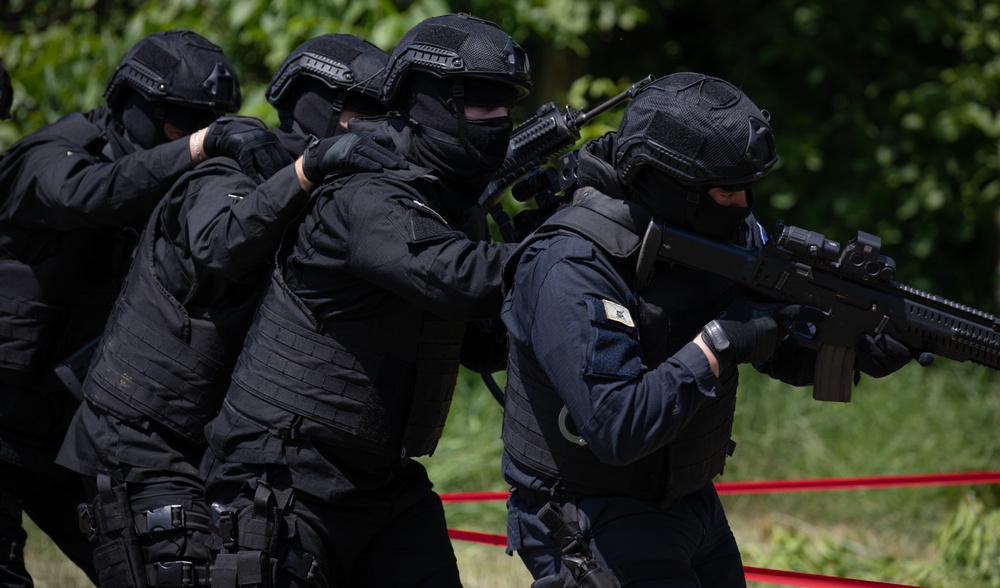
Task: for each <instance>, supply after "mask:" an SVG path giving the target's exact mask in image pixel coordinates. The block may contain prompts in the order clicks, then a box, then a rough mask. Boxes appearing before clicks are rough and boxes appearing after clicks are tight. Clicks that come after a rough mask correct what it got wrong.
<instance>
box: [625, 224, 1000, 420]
mask: <svg viewBox="0 0 1000 588" xmlns="http://www.w3.org/2000/svg"><path fill="white" fill-rule="evenodd" d="M881 245H882V240H881V239H880V238H879V237H877V236H875V235H871V234H869V233H865V232H864V231H858V235H857V237H855V238H854V239H851V240H850V241H849V242H848V243H847V244H846V246H845V247H844V248H843V251H841V247H840V244H839V243H837V242H836V241H831V240H829V239H827V238H825V237H824V236H823V235H822V234H820V233H817V232H814V231H808V230H805V229H801V228H798V227H792V226H786V225H785V224H784V223H782V222H781V221H779V222H778V223H777V226H776V227H775V230H774V233H773V234H772V235H771V238H770V239H769V240H768V241H767V243H766V244H765V245H764V247H763V248H762V249H760V250H748V249H744V248H742V247H738V246H736V245H733V244H730V243H725V242H722V241H718V240H715V239H710V238H708V237H705V236H703V235H700V234H698V233H693V232H690V231H687V230H683V229H680V228H676V227H672V226H669V225H666V224H661V223H660V222H658V221H656V220H654V221H651V222H650V224H649V227H648V228H647V230H646V236H645V240H644V241H643V245H642V248H641V249H640V254H639V262H638V268H637V271H638V272H639V275H640V276H645V277H647V278H648V275H649V272H650V271H651V268H652V264H653V261H656V260H660V261H666V262H668V263H671V264H681V265H683V266H687V267H691V268H694V269H698V270H703V271H707V272H711V273H713V274H717V275H720V276H724V277H726V278H729V279H730V280H732V281H733V282H735V283H737V284H739V285H741V286H743V287H745V288H746V289H747V290H749V291H751V292H754V293H756V294H758V295H760V296H763V297H765V298H768V299H771V300H774V301H777V302H783V303H789V304H803V305H808V306H813V307H816V308H819V309H821V310H823V311H826V312H827V313H828V317H827V318H826V319H825V320H824V321H822V322H821V323H819V324H817V325H814V326H815V329H813V330H812V332H811V333H805V332H799V330H798V329H793V330H792V334H793V336H796V337H797V338H798V339H799V340H800V341H801V342H802V343H803V344H804V345H806V346H808V347H810V348H813V349H816V350H817V360H816V374H815V378H814V384H813V398H815V399H817V400H833V401H840V402H850V400H851V384H852V375H853V371H854V345H855V343H856V342H857V340H858V337H859V336H861V335H862V334H863V333H868V334H870V335H877V334H880V333H887V334H889V335H891V336H892V337H894V338H896V339H898V340H899V341H900V342H901V343H903V344H904V345H906V346H907V347H909V348H910V349H913V350H914V351H915V352H918V353H919V352H929V353H932V354H934V355H939V356H941V357H947V358H948V359H953V360H956V361H967V360H968V361H971V362H973V363H978V364H980V365H985V366H987V367H991V368H993V369H995V370H1000V318H997V317H995V316H993V315H991V314H988V313H986V312H983V311H981V310H977V309H975V308H971V307H969V306H965V305H963V304H959V303H957V302H952V301H950V300H946V299H944V298H941V297H940V296H935V295H934V294H929V293H927V292H922V291H920V290H917V289H915V288H911V287H909V286H904V285H903V284H899V283H897V282H895V281H893V277H894V275H895V271H896V264H895V261H893V259H892V258H890V257H886V256H884V255H882V254H881V252H880V250H881Z"/></svg>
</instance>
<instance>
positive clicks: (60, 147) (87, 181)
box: [0, 137, 191, 230]
mask: <svg viewBox="0 0 1000 588" xmlns="http://www.w3.org/2000/svg"><path fill="white" fill-rule="evenodd" d="M8 166H16V167H17V169H16V170H13V169H9V168H8ZM189 169H191V157H190V153H189V151H188V139H187V137H184V138H183V139H178V140H176V141H172V142H170V143H166V144H163V145H159V146H157V147H154V148H152V149H146V150H143V151H137V152H135V153H132V154H130V155H126V156H124V157H122V158H120V159H118V160H117V161H114V162H107V161H105V160H104V159H102V158H100V157H99V156H95V155H93V154H91V153H88V152H87V150H86V149H84V148H82V147H80V146H79V145H76V144H74V143H73V141H72V140H71V138H69V137H65V138H55V139H52V140H48V141H45V142H41V143H38V144H35V145H33V146H32V147H31V148H29V149H25V150H19V151H18V152H17V153H16V155H14V154H13V153H12V154H11V156H9V157H4V158H3V159H2V160H0V173H3V174H4V176H5V177H14V178H16V179H15V180H14V183H13V185H11V187H10V189H9V196H8V197H9V199H10V202H8V204H7V206H5V211H4V217H5V218H7V219H9V220H11V221H12V222H15V223H17V224H19V225H21V226H25V227H37V228H44V229H57V230H72V229H78V228H88V227H102V226H109V225H123V224H131V223H134V222H135V221H137V220H142V219H143V218H144V217H145V216H146V215H148V214H149V213H150V211H151V210H152V209H153V207H154V206H155V205H156V203H157V201H158V200H159V199H160V198H161V197H162V196H163V195H164V194H165V193H166V191H167V190H168V189H169V188H170V186H171V185H172V184H173V183H174V182H175V181H176V180H177V179H178V178H179V177H180V176H181V174H182V173H184V172H185V171H187V170H189ZM11 171H13V172H15V173H13V174H10V175H8V172H11Z"/></svg>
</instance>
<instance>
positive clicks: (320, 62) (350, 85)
mask: <svg viewBox="0 0 1000 588" xmlns="http://www.w3.org/2000/svg"><path fill="white" fill-rule="evenodd" d="M388 59H389V56H388V55H386V54H385V51H382V50H381V49H379V48H378V47H376V46H375V45H372V44H371V43H369V42H368V41H365V40H364V39H359V38H358V37H355V36H353V35H340V34H329V35H322V36H319V37H314V38H312V39H309V40H308V41H306V42H304V43H302V44H301V45H299V46H298V47H297V48H296V49H295V50H294V51H292V52H291V54H289V56H288V57H287V58H285V61H284V63H282V64H281V67H279V68H278V71H277V72H275V74H274V77H273V78H271V85H270V86H268V88H267V101H268V102H270V103H271V104H272V105H273V106H274V107H275V108H277V109H279V110H280V109H282V108H286V107H288V105H287V104H284V103H283V100H285V98H286V97H287V96H288V89H289V88H291V87H292V86H293V85H294V82H296V81H298V80H300V79H302V78H304V77H309V78H313V79H316V80H319V81H320V82H323V83H324V84H326V85H327V86H329V87H330V88H332V89H342V90H344V91H345V93H346V92H357V93H360V94H363V95H365V96H367V97H369V98H371V99H372V100H374V101H375V102H380V101H381V93H382V83H383V78H384V76H385V64H386V62H387V61H388ZM342 100H343V97H342V98H341V101H342ZM340 106H341V108H342V107H343V104H342V103H341V105H340ZM336 110H338V111H339V110H340V108H337V109H336Z"/></svg>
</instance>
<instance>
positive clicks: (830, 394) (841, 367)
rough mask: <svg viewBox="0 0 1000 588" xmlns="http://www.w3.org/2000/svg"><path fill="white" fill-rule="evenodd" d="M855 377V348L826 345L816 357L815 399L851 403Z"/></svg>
mask: <svg viewBox="0 0 1000 588" xmlns="http://www.w3.org/2000/svg"><path fill="white" fill-rule="evenodd" d="M853 375H854V348H853V347H847V346H844V345H831V344H829V343H824V344H823V345H820V346H819V351H818V354H817V356H816V374H815V375H814V377H813V398H815V399H816V400H824V401H832V402H850V401H851V386H852V385H853Z"/></svg>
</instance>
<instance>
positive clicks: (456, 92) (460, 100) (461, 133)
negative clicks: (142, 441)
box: [451, 78, 469, 148]
mask: <svg viewBox="0 0 1000 588" xmlns="http://www.w3.org/2000/svg"><path fill="white" fill-rule="evenodd" d="M451 97H452V99H453V100H455V116H456V117H457V118H458V139H459V141H461V142H462V145H463V146H465V147H466V148H468V147H469V135H468V130H467V129H466V123H465V85H464V84H462V78H455V80H454V82H453V83H452V85H451Z"/></svg>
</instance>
